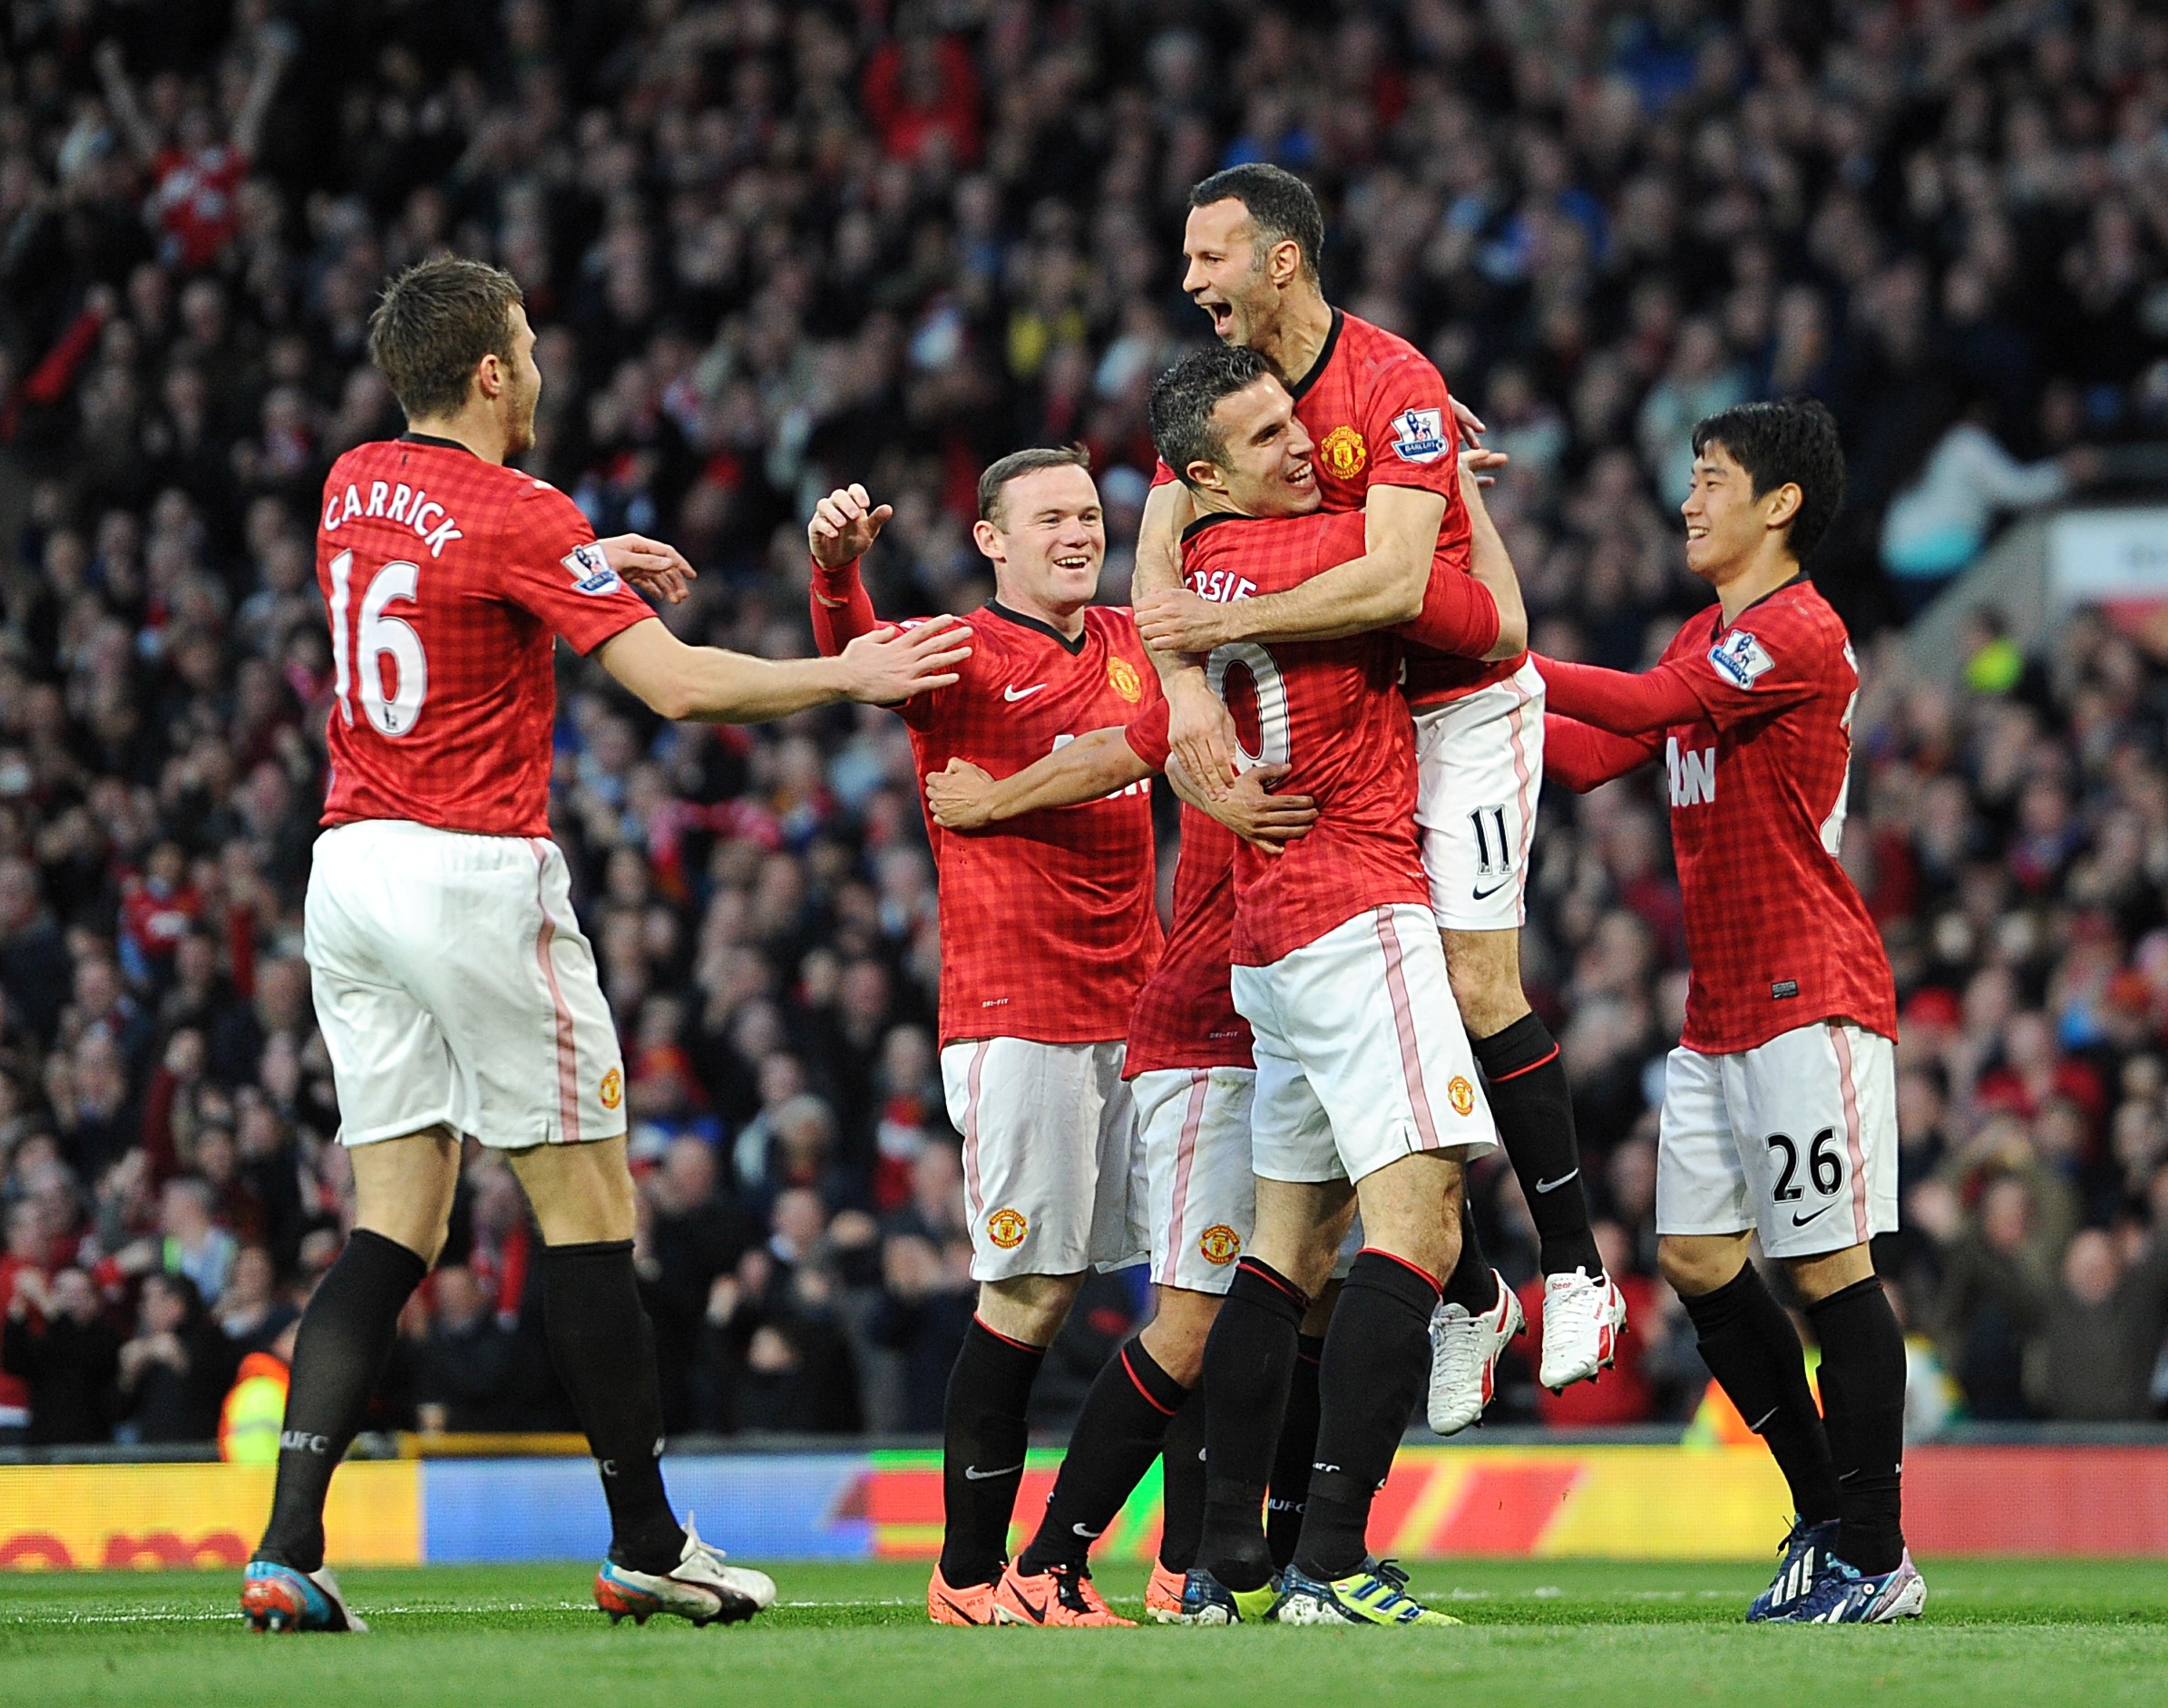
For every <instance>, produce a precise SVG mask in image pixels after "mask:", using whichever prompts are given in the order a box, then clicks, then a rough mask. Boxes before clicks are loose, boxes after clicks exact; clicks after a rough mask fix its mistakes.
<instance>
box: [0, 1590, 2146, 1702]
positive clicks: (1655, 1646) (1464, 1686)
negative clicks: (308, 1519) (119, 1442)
mask: <svg viewBox="0 0 2168 1708" xmlns="http://www.w3.org/2000/svg"><path fill="white" fill-rule="evenodd" d="M1925 1570H1926V1572H1927V1576H1928V1584H1929V1600H1928V1616H1927V1617H1926V1618H1925V1619H1924V1620H1922V1621H1919V1623H1917V1624H1913V1625H1900V1626H1875V1627H1870V1628H1860V1627H1850V1628H1846V1629H1842V1630H1824V1629H1799V1628H1786V1627H1782V1626H1769V1627H1760V1628H1755V1627H1749V1626H1747V1625H1743V1624H1741V1623H1740V1620H1739V1615H1740V1613H1741V1611H1742V1610H1743V1608H1744V1606H1745V1604H1746V1602H1747V1600H1748V1599H1749V1598H1750V1597H1751V1596H1753V1592H1754V1591H1755V1590H1756V1589H1758V1588H1759V1587H1760V1586H1761V1585H1762V1583H1763V1578H1764V1576H1765V1575H1764V1574H1763V1573H1761V1572H1759V1571H1757V1570H1755V1569H1753V1568H1750V1567H1742V1566H1730V1565H1727V1566H1692V1565H1671V1564H1665V1565H1638V1564H1617V1565H1613V1564H1601V1563H1593V1562H1587V1561H1573V1562H1567V1561H1523V1560H1514V1561H1495V1562H1494V1561H1461V1562H1441V1563H1435V1564H1428V1565H1422V1566H1417V1567H1416V1568H1415V1574H1414V1576H1415V1588H1416V1589H1417V1590H1418V1592H1420V1593H1421V1594H1423V1595H1425V1596H1428V1597H1430V1598H1431V1600H1432V1603H1433V1605H1435V1606H1442V1607H1445V1608H1448V1609H1450V1611H1451V1612H1453V1613H1455V1614H1457V1615H1460V1617H1461V1618H1462V1619H1463V1620H1465V1621H1466V1624H1465V1625H1464V1626H1463V1628H1461V1629H1460V1630H1455V1631H1420V1632H1417V1631H1369V1630H1348V1631H1317V1630H1301V1631H1295V1630H1287V1631H1281V1630H1274V1629H1272V1628H1269V1627H1260V1628H1256V1629H1235V1630H1231V1631H1230V1630H1202V1631H1198V1630H1181V1629H1172V1630H1169V1629H1164V1628H1161V1627H1158V1626H1149V1625H1147V1626H1144V1627H1141V1628H1139V1629H1138V1630H1135V1631H1024V1630H1013V1629H1003V1630H991V1631H958V1630H948V1629H936V1628H934V1627H932V1626H930V1625H927V1624H926V1622H925V1613H924V1609H923V1595H924V1590H925V1572H924V1569H923V1567H920V1566H902V1565H866V1566H857V1565H852V1566H817V1565H798V1566H779V1567H777V1568H776V1580H777V1582H778V1584H779V1585H780V1586H781V1594H780V1596H779V1597H778V1605H777V1606H776V1607H775V1608H773V1609H771V1610H770V1611H769V1612H768V1613H767V1614H765V1615H762V1616H761V1617H760V1618H759V1619H757V1620H756V1621H755V1622H754V1623H753V1624H751V1625H737V1626H731V1627H727V1628H726V1627H716V1628H713V1629H709V1630H706V1631H695V1630H693V1629H692V1628H691V1627H690V1626H688V1625H684V1624H682V1623H679V1622H677V1621H671V1620H661V1619H658V1620H656V1621H654V1622H653V1623H652V1624H650V1625H648V1626H647V1627H646V1628H645V1629H640V1628H636V1627H635V1626H633V1625H631V1624H630V1623H629V1622H628V1623H627V1624H625V1625H620V1626H617V1627H615V1628H612V1627H611V1626H610V1625H609V1624H608V1623H607V1622H606V1621H605V1620H604V1619H603V1617H602V1615H600V1614H599V1613H597V1612H596V1611H595V1610H594V1608H593V1607H592V1606H591V1605H590V1604H589V1602H588V1601H587V1585H588V1576H587V1572H586V1571H585V1570H584V1569H583V1568H582V1567H581V1566H577V1565H566V1566H502V1567H480V1566H423V1567H415V1568H412V1569H403V1570H379V1571H355V1572H353V1573H350V1574H348V1575H347V1576H344V1577H343V1578H342V1579H341V1582H342V1583H343V1584H344V1586H345V1587H346V1588H347V1592H348V1595H349V1598H350V1599H351V1600H352V1601H353V1603H354V1605H355V1606H356V1607H357V1608H358V1609H359V1610H360V1611H361V1612H362V1613H363V1614H364V1615H365V1616H366V1617H367V1618H368V1619H369V1620H370V1621H371V1622H372V1624H373V1625H374V1627H375V1628H374V1630H373V1631H372V1632H371V1633H370V1635H367V1636H366V1637H353V1638H347V1637H319V1636H311V1637H259V1636H255V1635H251V1634H250V1633H249V1632H248V1631H247V1630H246V1629H245V1628H244V1627H243V1626H242V1625H241V1624H240V1621H239V1615H237V1614H236V1613H235V1612H234V1610H233V1609H234V1597H235V1594H236V1590H237V1584H238V1580H237V1578H236V1577H235V1576H233V1575H230V1574H226V1573H162V1574H114V1575H99V1574H87V1573H86V1574H82V1575H72V1576H4V1577H0V1703H10V1704H13V1703H22V1704H24V1708H31V1705H32V1704H35V1705H36V1708H47V1705H51V1708H61V1705H62V1704H66V1705H67V1708H73V1705H74V1704H78V1703H84V1704H88V1703H146V1704H149V1703H155V1704H159V1705H160V1708H182V1705H184V1704H190V1703H206V1704H213V1703H215V1704H218V1708H235V1704H242V1703H246V1704H255V1703H291V1704H294V1708H319V1705H321V1708H375V1704H378V1703H385V1704H392V1703H398V1704H406V1703H413V1704H424V1703H455V1704H457V1705H458V1708H493V1705H494V1704H500V1703H501V1704H505V1705H506V1708H554V1704H558V1703H570V1704H576V1705H577V1708H610V1704H616V1703H627V1704H630V1703H640V1704H642V1705H643V1708H652V1705H653V1704H660V1703H759V1704H762V1708H770V1705H773V1708H789V1705H793V1704H798V1703H810V1704H818V1708H858V1705H859V1704H881V1705H883V1708H888V1705H890V1704H893V1705H894V1708H919V1705H921V1704H923V1705H924V1708H962V1705H964V1704H970V1703H1004V1704H1014V1705H1015V1708H1040V1704H1050V1705H1054V1704H1060V1705H1066V1704H1069V1703H1081V1704H1087V1705H1088V1708H1097V1705H1103V1708H1145V1705H1146V1704H1152V1703H1184V1704H1194V1705H1195V1708H1253V1705H1255V1708H1264V1705H1265V1704H1274V1703H1291V1704H1294V1703H1300V1704H1303V1705H1304V1708H1332V1705H1333V1704H1339V1703H1351V1704H1352V1703H1360V1704H1363V1705H1364V1708H1398V1705H1399V1704H1403V1703H1404V1704H1411V1705H1412V1704H1451V1705H1452V1708H1470V1705H1472V1704H1480V1703H1499V1704H1512V1705H1513V1708H1527V1705H1528V1704H1533V1703H1572V1704H1575V1708H1601V1705H1603V1704H1610V1703H1618V1704H1629V1703H1630V1704H1637V1705H1638V1704H1648V1703H1655V1704H1659V1708H1682V1705H1683V1704H1689V1703H1771V1704H1778V1703H1782V1704H1785V1705H1786V1708H1792V1704H1797V1703H1839V1704H1849V1703H1855V1702H1877V1701H1880V1702H1890V1703H1904V1704H1906V1708H1915V1705H1925V1704H1934V1703H1953V1704H1963V1705H1964V1708H1987V1705H1988V1704H1994V1703H2025V1704H2026V1708H2050V1705H2052V1704H2057V1703H2083V1704H2085V1708H2110V1705H2111V1704H2121V1703H2131V1704H2137V1703H2146V1704H2160V1703H2168V1562H2152V1561H2147V1562H2127V1561H1968V1562H1962V1563H1952V1562H1940V1563H1938V1562H1934V1561H1929V1562H1926V1564H1925ZM1099 1579H1100V1583H1101V1585H1102V1586H1103V1587H1104V1588H1105V1590H1106V1591H1107V1592H1108V1596H1110V1598H1111V1599H1112V1600H1113V1601H1114V1604H1115V1606H1116V1607H1117V1608H1118V1610H1120V1611H1123V1612H1126V1613H1128V1614H1130V1615H1133V1616H1134V1615H1138V1614H1139V1613H1140V1611H1141V1604H1140V1597H1141V1596H1142V1595H1143V1590H1144V1584H1143V1576H1142V1573H1141V1571H1140V1570H1138V1568H1135V1567H1130V1566H1108V1567H1107V1568H1106V1569H1104V1570H1103V1571H1102V1572H1101V1573H1100V1574H1099Z"/></svg>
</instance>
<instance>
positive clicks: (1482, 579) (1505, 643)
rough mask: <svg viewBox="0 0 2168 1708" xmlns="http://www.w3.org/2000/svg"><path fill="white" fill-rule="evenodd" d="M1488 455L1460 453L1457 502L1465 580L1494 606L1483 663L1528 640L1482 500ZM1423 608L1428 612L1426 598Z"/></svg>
mask: <svg viewBox="0 0 2168 1708" xmlns="http://www.w3.org/2000/svg"><path fill="white" fill-rule="evenodd" d="M1490 455H1491V454H1490V453H1487V452H1469V451H1463V452H1462V453H1461V454H1460V502H1461V503H1464V504H1466V505H1467V506H1468V575H1469V580H1470V581H1472V582H1473V583H1474V584H1475V585H1476V586H1478V587H1480V588H1482V589H1483V590H1485V591H1486V592H1488V593H1489V595H1490V599H1491V602H1492V603H1493V604H1494V605H1496V606H1497V608H1498V635H1497V637H1496V639H1493V641H1492V642H1491V644H1490V648H1489V650H1488V651H1487V652H1485V653H1483V654H1482V655H1481V656H1482V658H1483V659H1484V660H1485V661H1486V662H1487V663H1488V662H1495V661H1497V660H1498V659H1510V658H1512V657H1514V656H1515V655H1516V654H1518V653H1520V652H1524V651H1526V650H1527V649H1528V606H1527V605H1526V604H1525V603H1524V602H1523V601H1522V600H1521V597H1520V577H1519V576H1518V575H1516V574H1515V573H1514V572H1513V555H1512V553H1511V552H1509V551H1507V550H1506V542H1505V538H1504V536H1503V535H1501V534H1500V533H1499V531H1498V523H1496V522H1493V521H1491V519H1490V507H1489V505H1488V504H1486V503H1484V502H1483V484H1484V473H1483V471H1484V468H1485V467H1486V465H1487V464H1488V462H1489V457H1490ZM1445 579H1446V578H1443V577H1433V578H1432V582H1433V587H1432V591H1433V592H1435V591H1436V590H1437V588H1436V585H1435V584H1436V582H1438V581H1441V580H1445ZM1448 585H1450V581H1449V582H1448ZM1423 609H1424V613H1425V615H1428V614H1429V610H1430V600H1429V599H1428V598H1426V599H1425V600H1424V601H1423Z"/></svg>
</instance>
